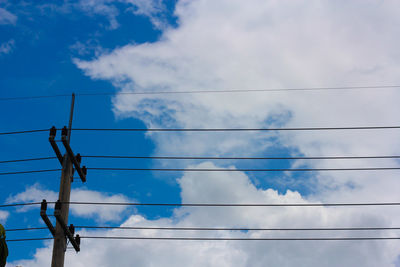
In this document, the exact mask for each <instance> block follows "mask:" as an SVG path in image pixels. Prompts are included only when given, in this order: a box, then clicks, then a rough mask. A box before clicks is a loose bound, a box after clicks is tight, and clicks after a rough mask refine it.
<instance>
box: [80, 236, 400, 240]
mask: <svg viewBox="0 0 400 267" xmlns="http://www.w3.org/2000/svg"><path fill="white" fill-rule="evenodd" d="M81 238H85V239H89V238H90V239H120V240H169V241H172V240H175V241H179V240H180V241H363V240H364V241H366V240H399V239H400V237H300V238H235V237H138V236H81Z"/></svg>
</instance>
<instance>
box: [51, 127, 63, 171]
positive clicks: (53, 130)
mask: <svg viewBox="0 0 400 267" xmlns="http://www.w3.org/2000/svg"><path fill="white" fill-rule="evenodd" d="M56 134H57V129H56V127H54V126H53V127H51V129H50V136H49V141H50V144H51V147H52V148H53V150H54V152H55V153H56V156H57V158H58V161H59V162H60V163H61V165H62V164H63V156H62V154H61V152H60V149H59V148H58V146H57V143H56V141H55V138H56Z"/></svg>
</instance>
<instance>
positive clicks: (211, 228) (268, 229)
mask: <svg viewBox="0 0 400 267" xmlns="http://www.w3.org/2000/svg"><path fill="white" fill-rule="evenodd" d="M45 229H48V228H47V227H28V228H11V229H7V232H16V231H33V230H45ZM75 229H116V230H166V231H386V230H400V227H330V228H323V227H320V228H244V227H239V228H238V227H231V228H229V227H145V226H143V227H141V226H131V227H130V226H79V225H75Z"/></svg>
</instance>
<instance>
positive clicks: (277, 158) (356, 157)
mask: <svg viewBox="0 0 400 267" xmlns="http://www.w3.org/2000/svg"><path fill="white" fill-rule="evenodd" d="M52 158H56V157H52ZM82 158H110V159H177V160H185V159H188V160H245V159H246V160H263V159H266V160H291V159H307V160H308V159H311V160H313V159H397V158H400V156H398V155H393V156H315V157H306V156H304V157H302V156H298V157H193V156H118V155H83V156H82ZM0 163H1V161H0Z"/></svg>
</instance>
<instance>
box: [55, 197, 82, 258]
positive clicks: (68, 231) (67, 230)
mask: <svg viewBox="0 0 400 267" xmlns="http://www.w3.org/2000/svg"><path fill="white" fill-rule="evenodd" d="M61 205H62V203H61V202H60V200H57V202H56V205H55V208H54V216H55V217H56V220H57V222H58V223H59V224H60V226H61V228H62V229H63V231H64V235H65V236H66V237H67V238H68V240H69V242H70V243H71V245H72V246H73V247H74V249H75V251H76V252H79V251H80V250H81V249H80V243H81V239H80V236H79V235H76V237H74V234H75V227H74V225H73V224H71V225H70V226H67V224H66V223H65V222H64V220H63V218H62V217H61Z"/></svg>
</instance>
